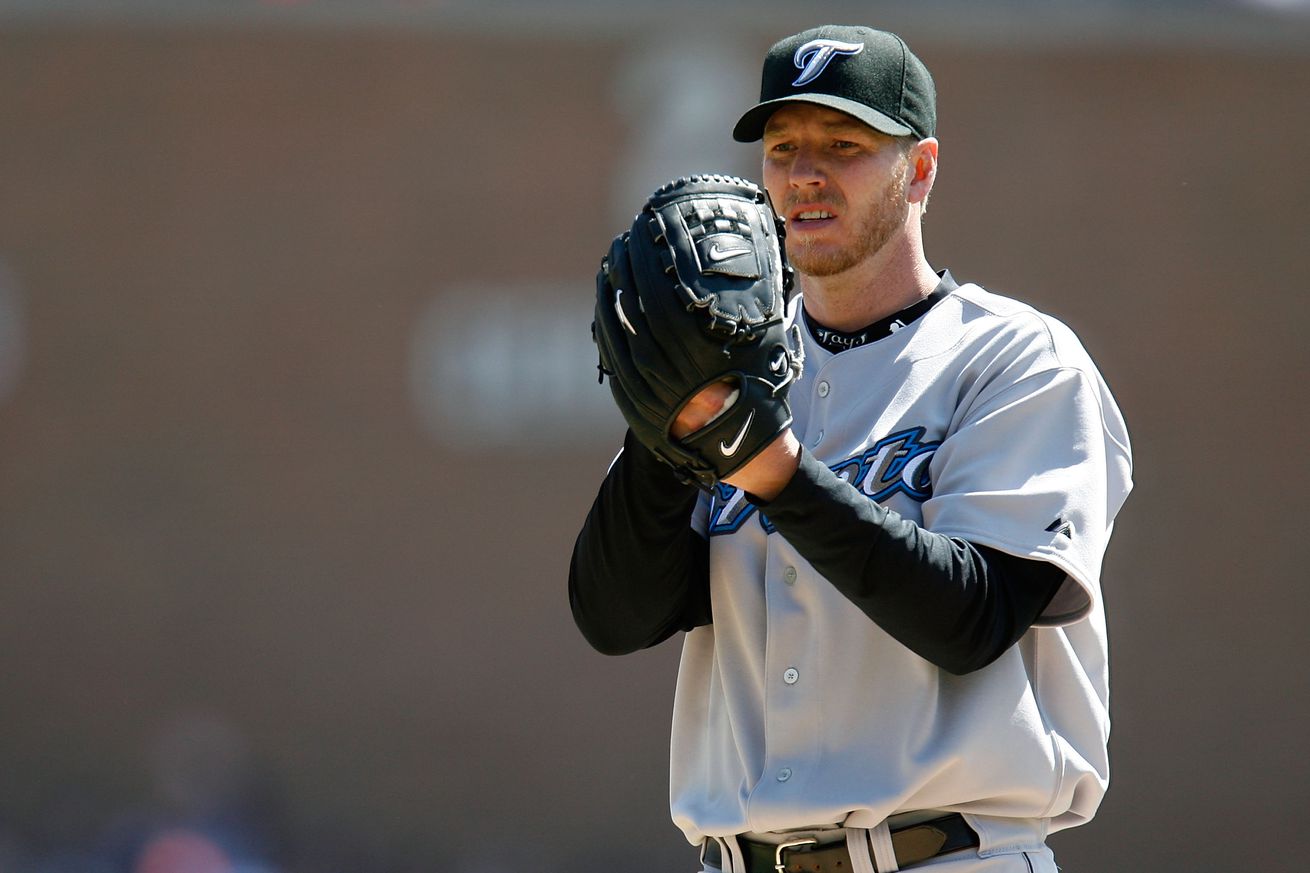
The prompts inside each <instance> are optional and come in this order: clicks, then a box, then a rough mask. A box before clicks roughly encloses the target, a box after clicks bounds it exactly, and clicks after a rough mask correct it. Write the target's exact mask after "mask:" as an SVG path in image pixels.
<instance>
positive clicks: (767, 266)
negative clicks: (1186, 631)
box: [569, 26, 1132, 873]
mask: <svg viewBox="0 0 1310 873" xmlns="http://www.w3.org/2000/svg"><path fill="white" fill-rule="evenodd" d="M935 134H936V93H935V89H934V85H933V81H932V78H931V76H930V75H929V73H928V70H927V68H926V67H925V66H924V65H923V63H922V62H921V61H920V60H919V59H918V58H917V57H916V56H915V55H914V54H913V53H912V52H911V51H910V49H909V47H908V46H907V45H906V44H905V42H904V41H903V40H901V39H900V38H899V37H897V36H896V35H894V34H891V33H886V32H882V31H878V30H874V29H872V28H867V27H845V26H824V27H819V28H816V29H813V30H808V31H805V32H803V33H799V34H796V35H794V36H791V37H788V38H786V39H784V40H782V41H780V42H778V43H777V44H776V45H774V46H773V47H772V48H771V49H770V50H769V52H768V55H767V56H766V58H765V60H764V67H763V78H762V85H761V97H760V102H759V103H758V104H757V105H756V106H754V107H752V108H751V109H749V111H747V112H746V113H745V114H744V115H743V116H742V117H741V118H740V120H739V121H738V122H737V124H736V127H735V128H734V130H733V135H734V136H735V137H736V139H738V140H740V141H742V142H754V141H759V142H761V144H762V148H763V183H764V184H763V188H760V187H757V186H756V185H754V184H753V183H751V182H748V181H746V180H743V179H738V178H732V177H728V176H720V175H713V174H702V175H689V176H687V177H684V178H682V179H678V180H675V181H673V182H670V183H669V184H667V185H665V186H663V187H661V188H660V189H659V190H657V191H656V192H654V194H653V195H652V196H651V197H650V199H649V200H648V202H647V203H646V204H645V205H644V206H643V207H642V209H641V211H640V212H639V213H638V214H637V216H636V218H635V220H634V221H633V223H632V225H631V227H630V228H628V229H627V230H626V231H624V233H622V234H621V235H620V236H619V237H618V238H616V239H615V240H614V242H613V244H612V245H611V246H610V248H609V251H608V252H607V254H606V255H605V256H604V259H603V261H602V263H601V268H600V272H599V274H598V276H597V281H596V302H595V321H594V324H593V327H592V330H593V335H594V338H595V341H596V345H597V348H598V353H599V361H600V363H599V366H600V370H601V376H602V379H604V380H606V381H608V386H609V389H610V391H611V393H612V395H613V397H614V400H615V403H616V405H617V406H618V408H619V410H620V412H621V413H622V415H623V417H624V419H625V421H626V422H627V424H628V432H627V435H626V438H625V441H624V445H623V448H622V451H621V452H620V453H619V455H618V457H617V458H616V459H615V461H614V463H613V464H612V465H611V467H610V469H609V471H608V473H607V475H606V476H605V479H604V481H603V483H602V484H601V487H600V491H599V493H598V494H597V497H596V500H595V503H594V504H593V505H592V507H591V510H590V512H589V513H588V515H587V518H586V521H585V522H584V524H583V527H582V530H581V533H580V534H579V536H578V539H577V543H576V545H575V548H574V554H573V561H572V565H571V567H570V574H569V596H570V601H571V604H572V609H573V615H574V617H575V620H576V622H577V625H578V627H579V629H580V630H581V631H582V633H583V635H584V636H585V637H586V639H587V640H588V641H589V642H590V643H591V644H592V645H593V646H594V647H595V648H596V649H598V650H599V651H601V652H604V653H608V654H623V653H627V652H632V651H636V650H638V649H641V648H645V647H649V646H654V645H656V644H658V643H660V642H662V641H664V640H666V639H668V638H669V637H671V636H673V635H675V634H682V635H683V637H682V661H681V666H680V669H679V675H678V686H677V694H676V701H675V709H674V715H673V740H672V743H673V747H672V754H671V774H670V801H671V808H672V814H673V819H674V821H675V823H676V824H677V825H678V827H679V828H681V830H682V831H683V833H684V834H685V835H686V837H687V839H688V840H689V841H690V842H691V843H692V844H693V845H695V846H697V847H699V851H700V856H699V857H700V864H701V867H702V869H703V870H704V871H706V873H719V871H726V873H800V871H812V873H818V871H823V873H844V871H854V873H873V871H879V873H882V871H891V870H910V869H915V870H917V869H927V868H932V869H933V870H934V871H940V873H975V871H978V873H984V871H985V873H1032V871H1043V873H1054V871H1055V870H1056V867H1055V862H1054V859H1053V857H1052V855H1051V852H1050V850H1049V849H1048V848H1047V846H1046V836H1047V835H1048V834H1049V833H1051V832H1053V831H1057V830H1060V829H1062V828H1067V827H1072V826H1075V825H1079V824H1082V823H1084V822H1086V821H1088V820H1089V819H1090V818H1091V817H1092V816H1093V815H1094V813H1095V812H1096V809H1097V807H1098V805H1099V803H1100V801H1101V798H1102V796H1103V794H1104V792H1105V790H1106V786H1107V783H1108V778H1109V770H1108V761H1107V756H1106V741H1107V738H1108V734H1109V727H1110V721H1109V712H1108V685H1107V682H1108V677H1107V658H1106V636H1105V618H1104V611H1103V607H1102V602H1101V595H1100V574H1101V562H1102V556H1103V554H1104V551H1105V548H1106V544H1107V541H1108V540H1109V537H1110V533H1111V529H1112V528H1113V524H1114V519H1115V516H1116V514H1117V513H1118V511H1119V509H1120V507H1121V506H1122V504H1123V502H1124V500H1125V498H1126V497H1127V495H1128V492H1129V490H1130V489H1131V487H1132V481H1131V466H1132V463H1131V452H1130V449H1129V442H1128V434H1127V432H1126V430H1125V427H1124V422H1123V419H1122V417H1121V415H1120V413H1119V410H1118V408H1117V407H1116V405H1115V401H1114V398H1113V397H1112V396H1111V394H1110V391H1109V389H1108V388H1107V387H1106V385H1105V382H1104V381H1103V379H1102V378H1101V376H1100V374H1099V372H1098V371H1097V368H1096V366H1095V364H1093V362H1092V360H1091V359H1090V358H1089V357H1088V355H1087V352H1086V351H1085V350H1084V349H1083V347H1082V345H1081V343H1080V342H1079V340H1078V338H1077V337H1076V336H1075V335H1074V334H1073V333H1072V332H1071V331H1070V330H1069V329H1068V328H1067V327H1065V326H1064V325H1063V324H1061V323H1060V322H1059V321H1057V320H1055V319H1054V318H1051V317H1050V316H1048V315H1045V314H1043V313H1041V312H1038V311H1036V310H1035V309H1033V308H1032V307H1031V306H1028V305H1026V304H1024V303H1021V302H1018V301H1016V300H1013V299H1011V298H1009V297H1004V296H1001V295H999V294H996V293H993V292H991V291H988V290H985V289H983V288H981V287H979V286H978V285H976V284H972V283H970V282H967V281H960V280H957V279H956V278H955V277H954V276H953V275H952V274H951V273H950V272H948V271H946V270H944V269H934V267H933V266H931V265H930V263H929V261H928V260H927V258H926V256H925V254H924V248H923V236H922V230H921V222H922V217H923V213H924V210H925V208H926V204H927V201H928V196H929V193H930V192H931V191H932V188H933V183H934V181H935V180H936V177H937V170H938V155H939V144H938V141H937V139H936V138H935Z"/></svg>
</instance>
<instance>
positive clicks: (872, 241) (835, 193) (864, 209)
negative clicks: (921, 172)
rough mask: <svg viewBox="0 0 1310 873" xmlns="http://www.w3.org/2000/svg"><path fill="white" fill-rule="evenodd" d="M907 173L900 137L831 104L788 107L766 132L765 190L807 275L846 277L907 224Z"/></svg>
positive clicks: (792, 254) (777, 114) (789, 246)
mask: <svg viewBox="0 0 1310 873" xmlns="http://www.w3.org/2000/svg"><path fill="white" fill-rule="evenodd" d="M908 172H909V162H908V160H907V159H906V156H905V153H904V151H903V150H902V149H901V147H900V143H899V142H898V141H897V140H896V139H895V138H893V137H890V136H887V135H885V134H882V133H879V132H878V131H876V130H874V129H873V128H871V127H869V126H868V125H866V124H864V123H863V122H861V121H857V120H856V119H855V118H852V117H851V116H849V115H847V114H846V113H844V112H838V111H836V110H834V109H828V108H827V107H825V106H817V105H814V104H811V103H792V104H788V105H786V106H784V107H782V108H781V109H779V110H778V111H777V112H775V113H773V116H772V117H771V118H770V119H769V123H768V125H767V126H766V127H765V129H764V185H765V187H766V188H768V190H769V196H770V197H772V198H773V205H774V208H775V209H777V210H778V212H779V214H781V215H783V216H785V217H786V219H787V256H788V258H789V259H790V261H791V263H792V264H793V266H795V267H796V269H797V270H799V271H800V272H802V273H805V274H807V275H811V276H831V275H835V274H837V273H841V272H844V271H846V270H848V269H850V268H851V267H853V266H855V265H856V264H858V263H861V262H862V261H864V260H866V259H867V258H869V257H871V256H872V255H873V254H875V253H877V252H878V251H879V250H880V249H882V247H883V246H884V245H886V244H887V241H888V240H890V239H891V238H892V237H893V236H894V235H895V234H896V233H898V232H899V231H901V230H902V229H903V228H904V227H905V223H906V220H907V217H908V215H909V202H908V201H907V200H906V196H905V193H906V180H907V177H908Z"/></svg>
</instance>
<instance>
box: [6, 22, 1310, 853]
mask: <svg viewBox="0 0 1310 873" xmlns="http://www.w3.org/2000/svg"><path fill="white" fill-rule="evenodd" d="M809 23H812V22H810V21H808V20H807V21H800V20H797V21H787V22H786V23H784V24H783V25H781V26H780V27H777V28H775V29H770V30H767V31H765V30H764V29H763V28H761V30H760V31H759V32H747V33H744V34H743V32H742V31H741V30H740V29H737V30H735V31H734V33H735V34H736V35H735V36H734V37H732V38H730V39H726V38H725V40H723V45H724V49H723V51H722V53H721V54H717V55H716V54H714V53H713V52H712V51H711V50H710V49H709V48H707V47H706V46H707V45H708V44H709V43H706V44H700V45H695V46H691V47H689V48H687V49H686V50H685V51H679V50H677V49H675V48H671V47H670V46H669V44H668V42H667V40H665V39H662V38H661V37H660V35H659V34H658V33H651V32H643V33H637V32H633V33H625V34H621V35H618V36H615V35H613V34H611V35H610V36H609V38H606V39H600V38H597V37H596V36H595V35H594V34H592V35H586V34H583V35H580V36H577V37H569V36H566V35H563V34H550V33H548V34H546V35H544V36H543V35H537V36H535V37H530V36H528V35H515V34H514V33H512V32H505V33H496V32H469V31H459V32H454V31H452V32H449V33H448V32H444V31H442V30H441V29H440V28H429V29H425V30H422V31H406V30H404V29H401V28H394V29H388V28H373V29H367V30H358V31H352V30H347V29H330V28H329V29H320V30H313V29H311V30H292V29H288V30H267V29H256V28H249V27H244V28H243V27H226V28H223V27H211V28H188V27H181V26H171V27H160V26H149V25H147V24H137V25H132V26H125V25H120V26H107V25H99V26H89V25H76V24H74V23H63V24H59V25H52V24H32V23H29V24H21V23H20V24H14V23H10V24H9V25H7V26H6V27H4V28H2V29H0V712H2V713H3V722H0V724H2V726H3V731H2V732H0V737H2V738H0V773H3V774H4V778H3V779H0V868H3V869H4V870H6V871H7V870H18V871H34V870H41V871H49V870H60V871H62V870H79V871H81V870H91V871H100V870H104V871H109V870H133V871H144V870H149V871H153V873H160V871H165V873H166V871H169V870H181V869H182V868H181V867H168V866H167V864H168V863H169V859H170V858H171V859H177V858H191V859H192V860H193V861H195V862H196V863H197V864H199V863H201V862H202V861H204V860H205V859H208V860H209V862H212V864H214V865H216V866H213V868H212V869H214V870H224V869H230V868H227V867H223V866H221V865H222V864H223V863H230V864H233V865H235V864H237V863H243V864H245V865H246V866H245V867H243V868H241V869H257V870H267V871H306V873H309V871H334V870H342V871H346V870H349V871H371V870H387V871H390V870H431V869H443V870H454V871H463V873H472V871H479V873H481V871H509V870H515V871H518V870H533V871H543V873H549V871H563V870H575V869H587V870H602V869H623V870H633V871H652V873H653V871H658V870H691V869H692V856H691V850H690V849H689V847H687V846H686V845H685V843H684V842H683V841H682V838H681V835H680V834H679V833H678V832H677V831H676V830H675V829H674V828H673V826H672V825H671V824H670V823H669V821H668V815H667V808H666V801H665V797H666V761H667V740H668V720H669V706H670V700H671V695H672V688H673V681H674V674H675V670H676V661H677V654H678V652H677V645H676V643H668V644H665V645H664V646H663V647H661V648H658V649H656V650H653V651H650V652H645V653H641V654H638V655H634V656H630V657H628V658H623V659H607V658H604V657H602V656H600V655H597V654H595V653H593V652H591V651H590V650H588V649H587V648H586V646H585V644H584V643H583V642H582V641H581V639H580V638H579V637H578V636H577V635H576V633H575V631H574V629H573V627H572V622H571V618H570V616H569V612H568V607H567V601H566V597H565V591H564V585H565V577H566V571H567V565H568V557H569V552H570V549H571V545H572V539H573V536H574V534H575V533H576V529H577V526H578V524H579V523H580V521H581V519H582V517H583V515H584V513H585V512H586V508H587V506H588V504H589V502H590V499H591V497H592V495H593V494H594V490H595V487H596V485H597V484H598V483H599V481H600V478H601V476H602V475H603V473H604V470H605V467H606V465H607V463H608V462H609V460H610V458H611V456H612V454H613V451H614V449H615V446H616V444H617V439H618V436H619V434H620V432H621V422H620V421H619V419H618V415H617V413H616V412H614V411H612V410H611V408H610V406H609V403H608V400H607V398H606V394H607V391H606V390H605V389H604V388H602V387H599V386H597V385H596V384H595V380H594V375H593V374H594V370H593V369H592V367H593V366H594V362H593V357H592V355H593V353H592V347H591V344H590V340H589V335H588V323H589V314H588V313H589V303H588V300H589V297H590V295H591V293H592V277H593V274H594V270H595V267H596V264H597V262H598V259H599V256H600V254H601V253H602V252H603V250H604V248H605V246H606V245H607V243H608V240H609V239H610V237H611V236H612V235H613V234H614V233H615V232H617V230H618V229H619V228H620V226H621V225H622V224H623V223H625V220H626V218H627V215H628V211H630V210H632V209H635V208H636V206H637V205H638V203H639V200H640V197H641V192H644V191H646V190H648V189H649V188H651V187H653V186H654V185H655V184H658V183H659V182H661V181H663V180H664V178H665V177H666V176H668V175H672V174H676V173H681V172H687V171H691V170H696V169H703V168H709V166H708V165H709V164H713V166H714V167H716V168H722V169H726V170H731V171H736V172H742V173H747V174H752V175H754V174H755V168H756V161H757V158H756V155H755V152H754V150H753V149H752V148H750V147H745V146H736V145H731V144H724V143H723V142H722V140H726V139H727V137H728V134H727V131H728V127H729V125H730V124H731V121H732V120H734V119H735V113H736V112H737V111H738V110H739V109H740V108H741V107H742V106H744V105H747V104H748V103H749V101H750V100H751V91H752V90H753V88H754V80H755V64H756V59H757V58H758V57H760V56H761V54H762V51H763V49H764V48H765V47H766V46H767V45H768V44H769V43H770V42H771V41H772V40H773V39H774V38H776V37H777V36H780V35H782V34H784V33H787V32H791V31H792V30H795V29H799V28H800V27H803V26H806V25H808V24H809ZM870 23H880V22H876V21H871V22H870ZM897 26H898V27H899V28H900V29H901V30H902V32H904V33H905V35H906V36H907V37H909V38H910V40H911V43H912V44H913V45H914V46H915V48H916V50H917V51H918V53H919V54H921V55H922V56H923V57H924V58H925V59H926V60H927V61H928V63H929V65H930V66H931V68H932V69H933V71H934V75H935V77H936V79H937V83H938V88H939V92H940V117H941V128H940V137H941V140H942V143H943V145H942V163H941V176H940V181H939V184H938V187H937V190H936V192H935V194H934V197H933V203H932V209H931V211H930V213H929V216H928V223H927V229H926V233H927V240H928V248H929V254H930V257H932V258H933V260H934V261H935V263H936V264H937V265H938V266H949V267H950V268H951V269H952V270H953V272H954V273H955V275H956V276H957V277H959V278H961V279H967V280H973V281H978V282H981V283H983V284H986V285H988V286H990V287H992V288H994V289H996V290H999V291H1002V292H1006V293H1011V294H1014V295H1016V296H1020V297H1023V298H1025V299H1028V300H1030V301H1032V302H1034V303H1035V304H1037V305H1038V306H1040V307H1042V308H1045V309H1047V310H1048V311H1050V312H1052V313H1053V314H1055V315H1057V316H1059V317H1061V318H1062V319H1064V320H1065V321H1066V322H1067V323H1069V324H1070V325H1071V326H1072V327H1073V328H1074V329H1075V330H1076V331H1078V333H1079V334H1080V335H1081V336H1082V337H1083V339H1084V341H1085V343H1086V344H1087V346H1088V347H1089V349H1090V350H1091V351H1092V353H1093V355H1094V356H1095V357H1096V358H1097V359H1098V361H1099V363H1100V365H1101V367H1102V370H1103V372H1104V373H1105V375H1106V377H1107V379H1108V381H1109V382H1110V384H1111V386H1112V387H1113V389H1114V391H1115V393H1116V395H1117V397H1118V398H1119V400H1120V403H1121V405H1122V407H1123V409H1124V411H1125V414H1126V416H1127V419H1128V422H1129V425H1130V429H1131V433H1132V435H1133V439H1134V446H1135V449H1136V456H1137V483H1138V487H1137V490H1136V492H1135V493H1134V495H1133V496H1132V498H1131V499H1130V501H1129V503H1128V505H1127V508H1126V509H1125V511H1124V514H1123V515H1122V516H1121V521H1120V525H1119V529H1118V531H1117V532H1116V536H1115V539H1114V541H1113V542H1112V544H1111V549H1110V554H1109V557H1108V560H1107V563H1106V570H1105V578H1104V588H1105V597H1106V601H1107V603H1108V608H1109V618H1110V632H1111V645H1112V658H1113V696H1114V702H1113V713H1114V718H1115V723H1114V733H1113V738H1112V751H1113V762H1114V768H1115V769H1114V776H1113V784H1112V788H1111V791H1110V794H1109V796H1108V798H1107V800H1106V802H1105V804H1104V806H1103V807H1102V812H1101V814H1100V816H1098V818H1097V819H1096V820H1095V821H1094V822H1093V823H1092V824H1090V825H1088V826H1087V827H1084V828H1081V829H1078V830H1076V831H1073V832H1069V833H1067V834H1061V835H1059V836H1057V837H1055V838H1054V840H1053V843H1054V845H1055V848H1056V850H1057V857H1058V858H1059V859H1060V861H1061V864H1062V866H1063V867H1064V868H1065V869H1068V870H1180V871H1182V870H1186V871H1220V870H1229V869H1255V868H1257V867H1258V868H1259V869H1262V870H1293V869H1299V866H1300V864H1301V861H1300V857H1301V856H1302V855H1303V854H1304V852H1306V851H1307V850H1310V841H1307V838H1306V837H1305V836H1304V830H1303V829H1302V828H1301V827H1300V823H1299V821H1298V818H1299V817H1298V816H1297V815H1296V813H1298V812H1300V811H1302V810H1304V809H1305V805H1306V792H1305V789H1304V787H1303V786H1304V785H1305V784H1306V783H1307V780H1308V779H1310V757H1308V756H1306V755H1305V754H1304V753H1303V752H1302V748H1301V747H1302V742H1303V737H1304V735H1305V733H1306V721H1307V715H1308V714H1310V695H1308V694H1307V683H1306V681H1305V679H1304V669H1303V662H1304V660H1305V658H1306V657H1307V655H1310V640H1308V639H1307V634H1306V631H1305V630H1304V628H1303V627H1302V625H1301V623H1300V621H1299V619H1300V618H1301V616H1303V615H1304V614H1305V613H1306V611H1307V609H1308V608H1310V594H1307V586H1306V584H1305V580H1304V578H1303V575H1302V574H1303V573H1304V570H1298V569H1297V567H1298V566H1301V562H1300V561H1299V560H1297V558H1296V552H1295V551H1294V550H1295V548H1296V547H1297V544H1298V543H1299V542H1300V540H1301V536H1300V526H1299V523H1298V519H1299V518H1301V517H1303V516H1304V510H1305V502H1306V498H1305V494H1306V490H1307V488H1308V487H1310V470H1308V469H1307V465H1306V464H1305V463H1304V461H1303V460H1300V452H1299V451H1298V450H1297V449H1296V445H1297V444H1298V443H1299V442H1300V438H1301V434H1302V432H1303V431H1304V430H1305V427H1306V425H1307V418H1306V394H1307V392H1306V388H1305V379H1306V376H1307V366H1306V365H1307V351H1306V349H1307V345H1306V342H1305V340H1304V339H1303V338H1302V336H1301V334H1302V332H1303V329H1302V325H1303V324H1304V323H1306V321H1307V320H1310V302H1307V295H1306V294H1305V292H1304V290H1303V289H1302V288H1301V287H1300V285H1301V284H1302V276H1303V274H1304V272H1305V267H1306V266H1307V255H1306V254H1305V249H1304V247H1303V241H1302V238H1303V237H1304V236H1305V232H1306V228H1307V219H1308V218H1310V208H1307V205H1306V204H1307V202H1308V201H1310V174H1308V173H1307V172H1306V170H1305V167H1304V163H1303V162H1304V155H1305V154H1307V153H1308V152H1310V118H1307V116H1306V114H1305V112H1304V111H1303V110H1304V107H1305V105H1306V104H1307V99H1308V98H1310V53H1308V52H1307V49H1310V45H1306V44H1303V43H1302V42H1301V41H1298V40H1297V39H1294V38H1293V39H1288V38H1283V39H1280V40H1279V41H1278V42H1277V43H1276V44H1270V45H1262V44H1258V43H1255V44H1253V43H1252V42H1250V41H1245V42H1226V41H1224V40H1213V41H1211V40H1199V41H1191V42H1183V43H1179V44H1177V45H1170V44H1160V43H1159V42H1154V41H1153V42H1151V43H1149V44H1142V43H1137V42H1134V41H1131V40H1129V41H1127V42H1125V43H1122V44H1120V45H1118V47H1113V46H1114V43H1112V42H1108V41H1095V42H1091V43H1086V44H1082V43H1079V42H1077V41H1062V42H1057V43H1051V44H1042V43H1040V42H1034V41H1026V42H1024V43H1023V44H1020V45H1014V46H1006V45H1004V44H1003V43H998V42H996V41H988V42H987V43H986V44H983V45H971V44H970V43H969V41H968V40H962V39H960V38H959V37H958V34H957V35H956V36H951V37H948V36H945V35H943V34H942V33H941V32H937V31H934V30H933V29H932V28H924V29H923V30H922V32H917V31H916V29H915V27H914V26H913V23H912V22H911V23H909V24H908V25H902V24H898V25H897ZM1302 32H1303V31H1302ZM710 35H711V36H714V34H710ZM739 59H740V60H739ZM701 64H703V67H704V69H703V70H702V69H701V67H700V66H698V65H701ZM743 65H744V66H743ZM698 73H699V75H698ZM655 80H658V81H660V82H663V81H668V82H670V83H673V84H671V85H670V87H676V88H677V89H678V93H679V94H681V95H683V97H682V99H679V100H670V99H668V93H667V90H662V89H661V88H660V87H658V86H657V83H656V81H655ZM657 114H658V115H657ZM666 117H667V118H668V119H669V121H668V126H662V125H661V124H660V123H658V119H659V118H666ZM716 125H717V126H716ZM702 131H703V132H702ZM679 132H683V134H684V135H682V136H679V135H678V134H679ZM690 136H705V137H708V138H710V139H711V140H713V142H712V144H711V145H709V146H707V147H706V149H705V150H703V151H701V150H696V149H686V150H684V151H682V152H679V153H678V154H677V155H676V158H675V159H671V158H670V154H669V153H670V150H676V149H679V148H683V147H684V146H685V143H686V140H687V139H688V138H689V137H690ZM659 137H663V138H664V140H663V141H664V142H667V143H668V145H667V147H663V146H662V147H660V148H653V147H652V142H653V141H654V140H655V139H656V138H659ZM679 143H681V144H682V145H679ZM1239 824H1240V827H1236V826H1237V825H1239ZM1218 835H1224V836H1222V837H1221V836H1218ZM170 853H171V854H170ZM160 859H163V860H160ZM196 859H200V860H198V861H196ZM223 859H226V861H224V860H223ZM152 864H153V865H155V866H153V867H152V866H150V865H152ZM206 869H208V868H206Z"/></svg>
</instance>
